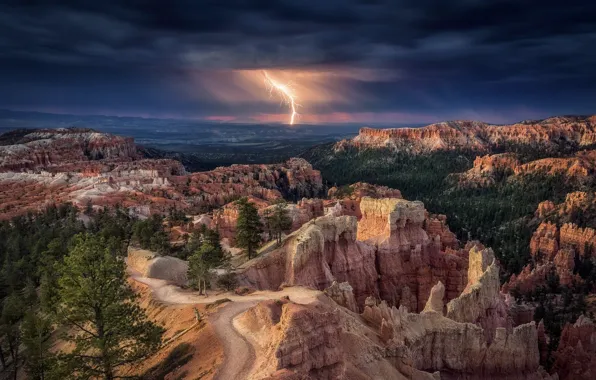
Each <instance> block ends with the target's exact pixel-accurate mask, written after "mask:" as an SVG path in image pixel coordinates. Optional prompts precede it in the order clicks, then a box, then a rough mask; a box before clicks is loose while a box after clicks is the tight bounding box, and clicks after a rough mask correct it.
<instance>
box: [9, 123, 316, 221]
mask: <svg viewBox="0 0 596 380" xmlns="http://www.w3.org/2000/svg"><path fill="white" fill-rule="evenodd" d="M0 144H10V145H0V211H1V213H0V218H10V217H12V216H15V215H19V214H22V213H25V212H27V211H37V210H39V209H42V208H44V207H46V206H47V204H51V203H55V202H66V201H70V202H73V203H75V204H78V205H81V206H84V205H86V204H87V203H88V202H91V203H92V204H94V205H98V206H108V205H114V204H122V205H123V206H125V207H133V208H137V209H141V208H148V212H147V213H146V214H148V213H155V212H158V213H163V212H166V211H167V210H168V209H169V208H171V207H175V208H178V209H185V210H188V211H189V212H191V213H199V212H205V211H207V210H209V209H212V208H216V207H220V206H223V205H224V204H226V203H228V202H229V201H230V200H233V199H237V198H239V197H242V196H252V197H255V198H258V199H262V200H265V201H272V200H275V199H278V198H280V197H282V195H283V196H286V197H289V198H295V199H299V198H300V197H302V196H317V195H319V194H321V193H322V191H323V184H322V179H321V175H320V173H319V172H318V171H317V170H314V169H313V168H312V166H311V165H310V164H309V163H308V162H306V161H305V160H303V159H297V158H294V159H290V160H288V161H287V162H285V163H281V164H275V165H232V166H231V167H221V168H217V169H215V170H212V171H209V172H202V173H194V174H190V175H187V174H186V172H185V170H184V167H183V166H182V165H181V164H180V163H179V162H178V161H174V160H167V159H141V158H140V157H138V156H137V153H136V147H135V145H134V142H133V140H132V139H130V138H123V137H119V136H113V135H109V134H105V133H98V132H94V131H92V130H82V129H58V130H36V131H33V132H31V131H15V132H9V133H7V134H4V135H0ZM23 190H26V191H23ZM39 194H43V195H45V196H44V197H39V196H38V195H39ZM48 194H50V196H47V195H48ZM307 203H308V202H305V203H303V204H302V206H299V211H298V214H299V215H296V217H297V218H296V221H295V228H298V227H299V225H300V224H301V223H303V222H304V221H305V220H306V219H307V218H309V216H311V215H312V216H315V215H322V212H323V211H322V209H323V206H322V204H315V203H316V202H314V203H312V202H311V204H307Z"/></svg>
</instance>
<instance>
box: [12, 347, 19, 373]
mask: <svg viewBox="0 0 596 380" xmlns="http://www.w3.org/2000/svg"><path fill="white" fill-rule="evenodd" d="M16 343H17V344H16V345H15V349H14V362H13V363H12V364H13V367H14V372H13V374H14V377H13V379H14V380H17V379H18V374H19V342H18V341H17V342H16Z"/></svg>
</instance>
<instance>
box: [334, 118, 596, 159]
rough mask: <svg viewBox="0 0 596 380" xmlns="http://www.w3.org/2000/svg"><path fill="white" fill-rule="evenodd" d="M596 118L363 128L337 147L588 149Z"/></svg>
mask: <svg viewBox="0 0 596 380" xmlns="http://www.w3.org/2000/svg"><path fill="white" fill-rule="evenodd" d="M595 120H596V119H595V117H594V116H590V117H553V118H549V119H545V120H540V121H524V122H521V123H517V124H512V125H489V124H486V123H482V122H477V121H452V122H443V123H437V124H431V125H428V126H426V127H423V128H395V129H373V128H361V129H360V132H359V134H358V136H356V137H355V138H353V139H351V140H343V141H340V142H339V143H337V144H336V145H335V149H336V150H341V149H345V148H347V147H357V148H364V147H388V148H391V149H399V150H404V151H408V152H412V153H420V152H428V151H436V150H453V149H474V150H481V151H482V150H484V151H488V150H489V149H491V148H493V147H502V146H506V145H510V144H527V145H534V146H536V145H540V146H544V147H546V148H553V149H556V147H557V146H558V144H559V142H560V141H561V140H565V141H569V142H574V143H577V144H578V145H579V146H588V145H590V144H593V143H595V142H596V122H595Z"/></svg>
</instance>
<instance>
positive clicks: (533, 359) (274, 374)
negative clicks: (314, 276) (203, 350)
mask: <svg viewBox="0 0 596 380" xmlns="http://www.w3.org/2000/svg"><path fill="white" fill-rule="evenodd" d="M469 255H470V259H469V261H470V268H469V277H470V279H471V280H470V283H469V284H468V287H467V288H466V290H465V291H464V293H463V294H462V295H461V296H459V297H457V298H455V299H454V300H452V301H451V302H450V303H449V304H448V305H447V310H448V313H447V315H446V316H444V315H443V312H444V302H443V299H444V295H445V287H444V286H443V284H442V283H441V282H438V283H437V284H436V285H435V286H433V288H432V291H431V292H430V296H429V298H428V300H426V301H425V302H426V307H425V308H424V311H423V312H422V313H420V314H416V313H410V312H408V310H407V309H406V308H405V307H403V306H402V307H400V308H399V309H398V308H396V307H390V306H388V304H387V302H385V301H381V302H378V301H377V300H375V299H374V297H369V298H367V299H366V301H365V305H364V308H363V309H362V314H360V315H357V314H355V313H354V312H353V311H348V310H349V309H347V308H346V305H349V301H348V302H346V300H349V299H351V297H350V288H349V287H348V286H346V284H339V283H337V282H335V283H333V285H332V286H331V287H330V288H329V289H327V290H326V291H325V293H326V294H327V295H328V296H329V298H326V297H325V296H323V295H320V296H318V297H317V299H316V300H313V301H312V302H310V303H308V304H306V305H298V304H294V303H292V301H291V300H287V299H286V300H284V299H282V300H279V301H263V302H261V303H259V304H258V305H256V306H254V307H253V308H251V309H249V310H248V311H246V312H245V313H244V314H242V315H241V316H240V317H239V318H238V324H239V325H240V327H241V329H242V330H243V331H247V332H250V333H251V334H252V336H253V337H254V339H255V340H256V341H257V342H258V352H260V353H261V354H262V355H264V356H265V357H275V358H276V360H268V361H262V362H261V363H262V364H260V365H259V366H258V367H257V368H256V369H255V370H254V372H253V373H252V376H253V377H255V378H267V379H278V380H279V379H302V378H309V379H340V378H341V379H343V378H358V379H360V378H362V379H375V378H383V379H385V378H387V379H389V378H391V379H426V380H431V379H436V378H439V376H440V377H441V378H443V377H445V378H447V379H477V380H480V379H489V380H497V379H502V380H506V379H515V380H522V379H530V380H554V379H556V376H555V377H551V376H549V375H548V374H547V373H546V372H545V371H544V369H542V368H541V367H540V365H539V358H540V351H539V344H538V341H539V334H538V330H537V328H536V325H535V323H534V322H530V323H527V324H523V325H520V326H517V327H515V328H513V327H511V326H495V325H488V326H484V322H486V320H485V319H483V317H484V316H487V315H490V314H491V313H492V311H491V309H492V308H493V307H494V306H495V305H497V304H499V303H502V302H503V296H502V295H501V294H500V293H499V289H498V285H499V283H498V278H499V273H498V267H497V266H496V265H495V260H494V255H493V254H492V251H491V250H489V249H472V250H470V253H469ZM332 300H333V301H336V302H337V301H338V300H339V301H340V302H339V303H336V302H333V301H332ZM474 300H478V302H473V301H474ZM340 305H342V306H343V307H342V306H340ZM348 307H349V306H348ZM467 309H472V311H469V310H467ZM568 340H569V341H570V342H572V343H571V344H574V343H573V339H568ZM588 341H589V340H588ZM590 342H591V341H590ZM586 352H587V353H589V352H590V351H588V350H586Z"/></svg>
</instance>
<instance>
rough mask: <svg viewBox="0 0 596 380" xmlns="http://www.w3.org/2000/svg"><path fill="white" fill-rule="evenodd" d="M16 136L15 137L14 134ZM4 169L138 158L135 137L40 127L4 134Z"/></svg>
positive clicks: (0, 158)
mask: <svg viewBox="0 0 596 380" xmlns="http://www.w3.org/2000/svg"><path fill="white" fill-rule="evenodd" d="M11 136H12V138H11ZM0 140H4V141H6V140H8V141H10V145H0V171H5V172H6V171H20V170H25V169H37V170H40V169H44V170H52V169H53V167H55V166H59V165H65V164H70V163H80V162H85V161H89V160H100V159H106V160H111V159H113V160H131V159H135V158H137V153H136V147H135V145H134V141H133V139H132V138H125V137H120V136H114V135H110V134H107V133H99V132H95V131H93V130H90V129H78V128H69V129H64V128H61V129H38V130H31V131H27V132H23V131H15V132H13V133H12V134H11V133H10V132H9V133H7V134H5V135H2V136H0Z"/></svg>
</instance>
